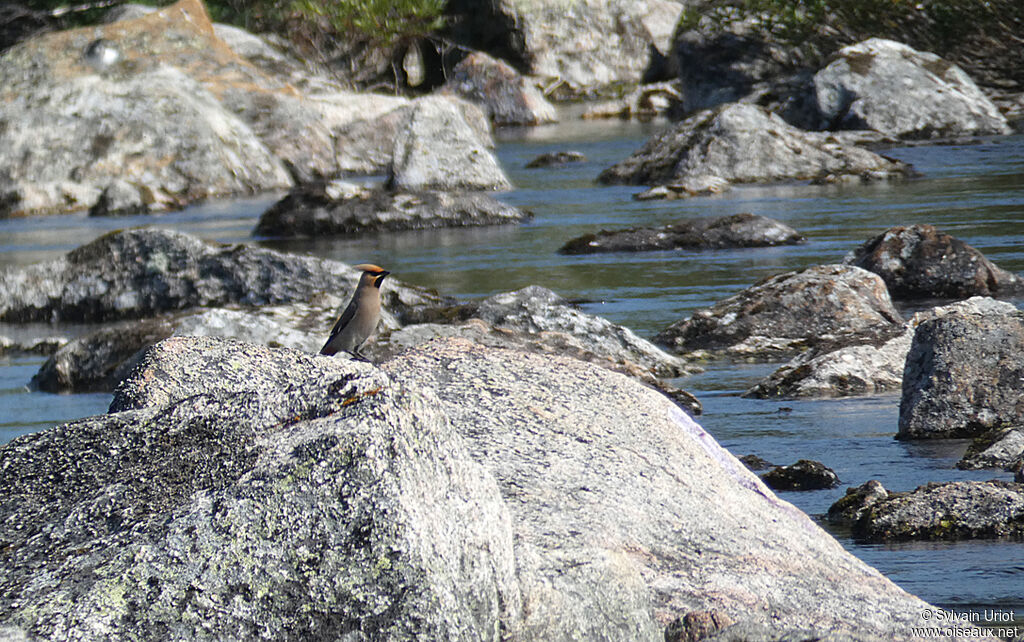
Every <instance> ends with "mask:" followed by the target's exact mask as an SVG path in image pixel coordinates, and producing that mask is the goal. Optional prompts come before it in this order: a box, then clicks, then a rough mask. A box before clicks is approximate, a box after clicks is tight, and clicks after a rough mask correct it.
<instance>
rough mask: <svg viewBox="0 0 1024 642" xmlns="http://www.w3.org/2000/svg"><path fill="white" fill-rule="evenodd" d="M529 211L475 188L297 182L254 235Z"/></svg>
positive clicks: (427, 224)
mask: <svg viewBox="0 0 1024 642" xmlns="http://www.w3.org/2000/svg"><path fill="white" fill-rule="evenodd" d="M532 216H533V215H532V214H531V213H530V212H527V211H523V210H520V209H518V208H515V207H512V206H511V205H506V204H504V203H502V202H501V201H498V200H497V199H495V198H493V197H491V196H490V195H488V194H480V193H475V192H467V193H458V192H439V191H415V192H414V191H397V192H396V191H392V190H388V189H383V188H376V189H374V188H366V187H362V186H359V185H355V184H352V183H344V182H340V181H335V182H333V183H315V184H312V183H307V184H303V185H299V186H297V187H295V188H293V189H292V191H291V192H290V193H289V194H288V195H287V196H285V197H284V198H282V199H281V200H280V201H278V202H277V203H275V204H274V205H272V206H271V207H270V209H268V210H267V211H266V212H264V213H263V214H262V215H261V216H260V220H259V222H258V223H257V224H256V229H255V230H253V234H255V235H256V236H274V237H284V238H290V237H297V236H312V237H318V236H329V235H354V234H366V233H370V232H391V231H398V230H423V229H434V228H439V227H475V226H481V225H502V224H509V223H520V222H523V221H527V220H529V219H530V218H532Z"/></svg>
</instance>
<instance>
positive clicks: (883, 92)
mask: <svg viewBox="0 0 1024 642" xmlns="http://www.w3.org/2000/svg"><path fill="white" fill-rule="evenodd" d="M895 87H898V88H899V89H898V91H894V90H893V89H894V88H895ZM804 102H805V105H806V113H805V114H804V115H803V116H802V117H796V118H795V122H796V124H797V125H799V126H801V127H804V128H807V129H873V130H875V131H879V132H882V133H884V134H887V135H891V136H897V137H899V138H909V139H920V138H925V139H927V138H949V137H956V136H977V135H980V134H1008V133H1010V127H1009V125H1008V124H1007V122H1006V118H1005V117H1003V115H1002V114H1001V113H1000V112H999V109H998V108H997V107H996V106H995V105H994V104H992V101H990V100H989V99H988V98H987V97H986V96H985V94H984V93H982V91H981V90H980V89H979V88H978V86H977V85H975V84H974V81H972V80H971V78H970V77H969V76H968V75H967V74H966V73H964V71H963V70H962V69H960V68H959V67H957V66H956V65H955V64H953V63H951V62H948V61H946V60H944V59H942V58H940V57H939V56H936V55H935V54H932V53H926V52H921V51H916V50H915V49H912V48H911V47H908V46H907V45H905V44H902V43H899V42H894V41H892V40H884V39H881V38H872V39H870V40H865V41H864V42H860V43H857V44H855V45H850V46H848V47H844V48H843V49H840V50H839V52H838V53H837V54H836V55H835V60H833V61H832V62H831V63H830V64H829V65H828V66H827V67H825V68H824V69H822V70H821V71H819V72H818V73H817V74H815V76H814V79H813V80H812V81H811V83H810V86H809V90H808V95H807V96H806V98H805V100H804ZM791 122H792V121H791Z"/></svg>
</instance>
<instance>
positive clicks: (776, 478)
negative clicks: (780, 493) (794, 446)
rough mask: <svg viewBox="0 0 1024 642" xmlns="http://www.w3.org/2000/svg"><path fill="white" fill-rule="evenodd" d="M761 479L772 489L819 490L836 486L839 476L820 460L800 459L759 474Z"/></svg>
mask: <svg viewBox="0 0 1024 642" xmlns="http://www.w3.org/2000/svg"><path fill="white" fill-rule="evenodd" d="M761 481H763V482H764V483H765V485H766V486H768V488H771V489H773V490H821V489H824V488H835V487H836V486H838V485H839V476H838V475H836V473H835V471H834V470H832V469H831V468H829V467H828V466H826V465H825V464H823V463H821V462H820V461H812V460H810V459H801V460H799V461H798V462H796V463H795V464H790V465H788V466H776V467H774V468H772V469H771V470H769V471H768V472H766V473H765V474H763V475H761Z"/></svg>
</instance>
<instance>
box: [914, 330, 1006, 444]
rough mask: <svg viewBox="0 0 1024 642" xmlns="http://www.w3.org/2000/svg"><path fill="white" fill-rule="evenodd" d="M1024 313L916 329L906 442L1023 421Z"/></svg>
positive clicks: (975, 432)
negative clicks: (907, 440)
mask: <svg viewBox="0 0 1024 642" xmlns="http://www.w3.org/2000/svg"><path fill="white" fill-rule="evenodd" d="M1022 380H1024V313H1020V312H1017V313H1014V314H1003V315H977V314H956V315H946V316H943V317H940V318H937V319H934V320H931V321H926V322H925V323H922V324H921V325H919V326H917V331H916V332H915V333H914V342H913V344H912V345H911V347H910V353H909V354H908V355H907V365H906V369H905V370H904V373H903V394H902V397H901V399H900V419H899V433H898V434H897V437H898V438H900V439H918V438H934V437H976V436H978V435H980V434H982V433H984V432H986V431H987V430H990V429H992V428H995V427H998V426H1002V425H1019V424H1021V423H1022V422H1024V396H1022V395H1021V381H1022Z"/></svg>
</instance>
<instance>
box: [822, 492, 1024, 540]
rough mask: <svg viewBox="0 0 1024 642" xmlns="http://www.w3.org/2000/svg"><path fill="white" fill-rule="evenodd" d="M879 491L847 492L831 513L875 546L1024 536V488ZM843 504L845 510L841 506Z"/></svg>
mask: <svg viewBox="0 0 1024 642" xmlns="http://www.w3.org/2000/svg"><path fill="white" fill-rule="evenodd" d="M869 484H875V486H872V487H868V485H867V484H865V486H864V487H861V488H858V489H850V490H849V491H847V495H846V497H844V498H843V499H842V500H840V502H837V503H836V504H834V505H833V506H832V508H830V509H829V515H830V517H831V516H833V514H834V515H835V519H836V520H837V521H846V522H847V523H849V524H850V525H851V527H852V530H853V535H854V537H856V538H858V539H861V540H865V541H870V542H886V541H900V540H943V539H945V540H958V539H987V538H993V537H1017V536H1020V535H1022V534H1024V487H1022V486H1021V485H1020V484H1014V483H1010V482H1001V481H989V482H978V481H962V482H946V483H930V484H925V485H924V486H919V487H918V488H917V489H915V490H913V491H911V492H908V493H890V492H886V490H885V489H884V488H882V486H881V484H878V482H869ZM840 503H841V504H842V505H841V506H840Z"/></svg>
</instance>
